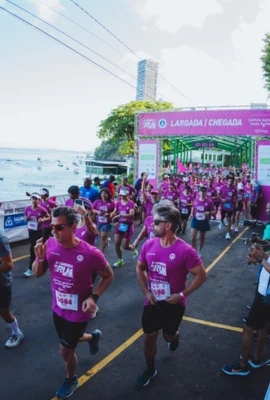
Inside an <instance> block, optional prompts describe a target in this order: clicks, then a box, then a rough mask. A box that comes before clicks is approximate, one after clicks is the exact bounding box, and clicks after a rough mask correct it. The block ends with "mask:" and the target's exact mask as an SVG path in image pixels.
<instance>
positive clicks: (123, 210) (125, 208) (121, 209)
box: [115, 200, 135, 224]
mask: <svg viewBox="0 0 270 400" xmlns="http://www.w3.org/2000/svg"><path fill="white" fill-rule="evenodd" d="M115 208H116V210H117V212H118V214H119V220H118V221H119V222H124V223H126V224H133V221H134V215H132V216H130V217H121V215H122V214H129V212H130V210H134V209H135V204H134V202H133V201H131V200H128V202H127V203H126V204H123V203H122V200H119V201H117V202H116V205H115Z"/></svg>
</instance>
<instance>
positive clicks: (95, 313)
mask: <svg viewBox="0 0 270 400" xmlns="http://www.w3.org/2000/svg"><path fill="white" fill-rule="evenodd" d="M98 312H99V307H98V306H96V309H95V312H93V314H92V319H93V318H96V316H97V313H98Z"/></svg>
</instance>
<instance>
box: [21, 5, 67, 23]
mask: <svg viewBox="0 0 270 400" xmlns="http://www.w3.org/2000/svg"><path fill="white" fill-rule="evenodd" d="M28 1H29V3H31V4H33V5H34V7H35V10H36V12H37V14H38V16H39V17H40V18H42V19H45V20H46V21H47V22H54V21H55V20H56V19H57V17H58V15H57V14H56V13H55V12H54V11H53V10H51V9H50V8H48V7H46V5H44V4H45V2H44V4H42V1H41V2H39V1H38V0H28ZM46 4H47V5H48V6H49V7H51V8H53V9H55V10H56V11H58V12H62V13H63V12H64V11H65V7H64V6H63V4H61V0H46Z"/></svg>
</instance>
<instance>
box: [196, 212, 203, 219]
mask: <svg viewBox="0 0 270 400" xmlns="http://www.w3.org/2000/svg"><path fill="white" fill-rule="evenodd" d="M196 218H197V220H198V221H204V220H205V215H204V213H198V212H197V213H196Z"/></svg>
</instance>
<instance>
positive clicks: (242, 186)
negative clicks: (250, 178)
mask: <svg viewBox="0 0 270 400" xmlns="http://www.w3.org/2000/svg"><path fill="white" fill-rule="evenodd" d="M237 189H238V190H241V189H244V185H243V183H241V182H239V183H238V185H237Z"/></svg>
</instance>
